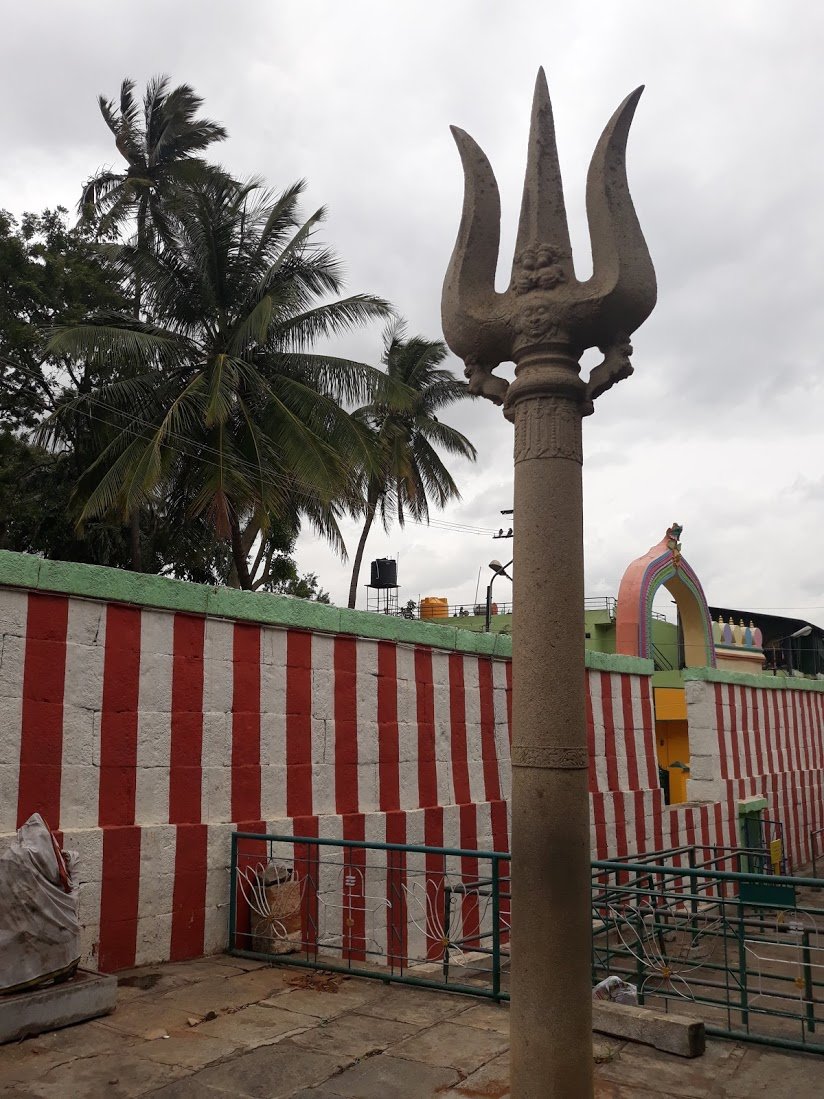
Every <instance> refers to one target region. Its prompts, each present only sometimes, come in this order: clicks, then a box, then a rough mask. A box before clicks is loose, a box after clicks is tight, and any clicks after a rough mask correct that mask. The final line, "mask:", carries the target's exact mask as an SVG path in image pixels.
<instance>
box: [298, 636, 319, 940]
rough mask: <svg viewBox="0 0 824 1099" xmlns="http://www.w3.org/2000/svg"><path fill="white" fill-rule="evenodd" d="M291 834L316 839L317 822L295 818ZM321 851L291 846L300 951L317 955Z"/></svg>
mask: <svg viewBox="0 0 824 1099" xmlns="http://www.w3.org/2000/svg"><path fill="white" fill-rule="evenodd" d="M307 636H308V635H307ZM292 834H293V835H295V836H303V837H305V838H306V839H317V838H318V835H319V828H318V818H317V817H316V816H315V815H314V814H311V815H309V816H305V817H295V819H294V820H293V821H292ZM320 851H321V848H320V847H318V845H317V844H314V843H296V844H295V846H294V852H295V872H296V874H297V876H298V878H300V880H301V881H303V883H304V884H303V888H302V890H301V907H300V915H301V940H302V944H303V949H304V950H305V951H306V952H307V953H308V954H317V952H318V926H319V925H318V920H319V915H320V902H319V900H318V889H319V887H320Z"/></svg>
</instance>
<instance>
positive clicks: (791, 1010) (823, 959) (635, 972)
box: [592, 848, 824, 1053]
mask: <svg viewBox="0 0 824 1099" xmlns="http://www.w3.org/2000/svg"><path fill="white" fill-rule="evenodd" d="M689 852H690V857H688V858H687V859H684V854H685V851H684V850H683V849H682V850H680V851H677V852H675V853H671V855H670V858H669V860H668V862H665V861H664V859H656V860H655V861H634V860H627V861H625V862H615V861H596V862H593V864H592V870H593V878H592V880H593V951H592V975H593V980H594V981H596V980H600V979H602V978H603V977H605V976H607V975H608V974H609V975H612V974H615V975H617V976H620V977H621V978H622V979H623V980H625V981H627V982H629V983H632V984H634V985H635V986H636V988H637V992H638V1001H639V1003H641V1004H644V1003H651V1004H654V1005H656V1006H658V1007H663V1008H664V1009H668V1010H674V1011H679V1010H680V1011H682V1012H686V1013H688V1014H690V1015H697V1016H699V1017H701V1018H703V1019H704V1022H705V1025H706V1029H707V1033H709V1034H716V1035H721V1036H724V1037H729V1038H738V1039H746V1040H750V1041H757V1042H762V1043H766V1044H769V1045H776V1046H782V1047H785V1048H789V1049H803V1050H807V1051H809V1052H817V1053H824V1038H822V1030H821V1027H822V1024H824V937H823V936H824V881H822V880H819V879H816V878H802V877H784V876H781V875H773V874H754V873H741V872H739V870H738V869H733V870H724V869H719V868H718V867H719V866H720V865H723V864H724V863H727V864H731V865H732V866H734V867H740V866H741V864H742V862H744V863H746V861H747V860H748V859H752V858H753V856H754V855H756V854H758V852H756V851H749V850H745V849H724V848H707V849H698V848H692V849H689ZM698 855H702V856H704V855H706V856H708V857H703V858H699V857H698ZM679 859H680V860H681V861H683V862H685V864H684V865H678V864H677V860H679Z"/></svg>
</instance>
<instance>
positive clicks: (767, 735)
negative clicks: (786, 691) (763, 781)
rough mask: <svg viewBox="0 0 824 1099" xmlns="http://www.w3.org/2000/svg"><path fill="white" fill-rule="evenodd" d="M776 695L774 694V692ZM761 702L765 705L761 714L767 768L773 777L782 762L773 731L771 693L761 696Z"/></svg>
mask: <svg viewBox="0 0 824 1099" xmlns="http://www.w3.org/2000/svg"><path fill="white" fill-rule="evenodd" d="M773 693H774V692H773ZM761 702H762V704H763V711H762V713H761V727H762V730H763V734H764V746H765V751H766V753H767V768H768V769H769V772H770V774H771V775H774V774H776V772H777V771H778V769H779V766H780V762H779V759H778V754H777V752H776V745H775V740H774V734H773V729H772V721H771V720H770V692H769V691H764V692H762V695H761Z"/></svg>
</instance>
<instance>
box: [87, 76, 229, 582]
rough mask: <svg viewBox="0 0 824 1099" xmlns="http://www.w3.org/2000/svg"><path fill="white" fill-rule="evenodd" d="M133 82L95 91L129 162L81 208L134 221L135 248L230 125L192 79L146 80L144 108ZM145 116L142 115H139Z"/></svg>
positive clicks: (111, 227) (105, 219) (136, 521)
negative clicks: (116, 95) (110, 95)
mask: <svg viewBox="0 0 824 1099" xmlns="http://www.w3.org/2000/svg"><path fill="white" fill-rule="evenodd" d="M134 88H135V85H134V81H133V80H124V81H123V83H122V84H121V86H120V101H119V104H117V105H116V104H115V103H114V101H113V100H111V99H106V98H105V97H104V96H102V95H101V96H98V104H99V106H100V113H101V114H102V115H103V119H104V121H105V123H106V125H107V126H108V127H109V129H110V130H111V132H112V135H113V136H114V140H115V145H116V147H117V151H118V152H119V153H120V155H121V156H122V157H123V159H124V160H125V161H126V168H125V170H123V171H116V170H115V169H113V168H102V169H100V170H99V171H98V172H96V173H95V174H94V175H93V176H92V177H91V178H90V179H89V180H87V181H86V183H85V184H84V185H83V190H82V194H81V197H80V202H79V204H78V210H79V212H80V214H81V216H83V217H84V218H86V219H87V220H89V221H92V222H95V223H96V227H97V230H98V232H99V234H100V235H101V236H103V237H111V236H112V235H114V234H115V233H117V232H119V231H120V230H121V228H122V226H123V224H124V223H125V222H128V221H129V220H132V219H133V222H134V227H135V236H136V243H137V247H138V248H140V249H146V248H147V247H148V246H149V244H150V242H151V241H152V239H154V240H157V239H160V240H162V239H163V237H164V235H165V232H166V228H167V213H166V207H167V205H168V203H169V201H170V199H171V197H172V195H173V194H174V192H175V189H176V188H178V187H179V186H180V185H181V184H184V183H186V182H189V181H191V179H192V178H193V177H194V176H196V175H197V174H198V173H202V172H203V171H206V170H208V169H207V166H206V165H205V163H204V161H203V160H202V159H200V157H199V154H200V153H202V152H204V151H205V150H206V149H208V148H209V146H210V145H213V144H214V143H215V142H217V141H222V140H223V139H224V138H225V137H226V130H225V129H224V128H223V126H221V125H220V124H219V123H217V122H213V121H211V120H210V119H208V118H199V117H198V112H199V111H200V109H201V107H202V106H203V100H202V99H201V98H200V97H199V96H198V95H197V94H196V93H195V91H194V89H193V88H191V87H190V86H189V85H188V84H180V85H178V86H177V87H176V88H171V89H170V87H169V78H168V77H167V76H158V77H155V78H153V79H152V80H150V81H149V83H148V85H147V86H146V92H145V95H144V97H143V109H142V112H141V109H140V105H139V104H138V102H137V101H136V100H135V96H134ZM141 114H142V117H141ZM132 293H133V302H134V305H133V310H134V315H135V317H139V316H140V310H141V306H142V296H143V295H142V286H141V281H140V276H139V274H136V275H135V277H134V280H133V283H132ZM129 521H130V525H131V545H132V568H134V569H135V570H136V571H138V572H139V571H140V570H141V564H142V562H141V546H140V512H139V511H135V512H134V513H133V514H132V515H131V516H130V517H129Z"/></svg>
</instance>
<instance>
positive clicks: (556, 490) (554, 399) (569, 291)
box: [442, 72, 656, 1099]
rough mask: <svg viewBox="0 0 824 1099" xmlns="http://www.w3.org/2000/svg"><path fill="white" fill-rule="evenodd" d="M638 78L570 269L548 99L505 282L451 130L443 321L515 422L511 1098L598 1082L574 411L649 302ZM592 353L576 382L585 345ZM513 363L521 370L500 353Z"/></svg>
mask: <svg viewBox="0 0 824 1099" xmlns="http://www.w3.org/2000/svg"><path fill="white" fill-rule="evenodd" d="M639 95H640V90H639V91H637V92H635V93H633V94H632V95H631V96H629V97H628V98H627V99H626V100H625V101H624V103H623V104H622V105H621V106H620V107H619V108H618V110H617V111H616V113H615V114H614V115H613V117H612V119H611V120H610V122H609V124H608V125H607V127H606V129H605V130H604V133H603V135H602V137H601V140H600V141H599V143H598V145H597V147H596V150H595V153H594V155H593V158H592V164H591V166H590V171H589V177H588V180H587V217H588V220H589V226H590V235H591V238H592V257H593V274H592V278H591V279H589V280H588V281H587V282H585V283H580V282H578V281H577V279H576V278H575V272H574V268H573V264H572V250H571V248H570V243H569V231H568V228H567V224H566V212H565V208H564V198H563V190H562V186H561V174H560V168H559V165H558V154H557V150H556V147H555V129H554V123H553V119H552V107H551V104H550V102H549V93H548V91H547V87H546V81H545V79H544V75H543V72H539V74H538V80H537V82H536V86H535V97H534V100H533V106H532V125H531V128H530V138H529V154H528V158H527V170H526V179H525V182H524V198H523V202H522V205H521V219H520V225H519V230H518V239H517V242H516V249H515V260H514V263H513V267H512V279H511V282H510V286H509V289H508V290H507V291H506V292H505V293H503V294H500V293H498V292H497V291H496V290H495V269H496V265H497V260H498V245H499V241H500V199H499V195H498V186H497V183H496V181H495V176H494V174H493V172H492V168H491V166H490V164H489V161H488V160H487V159H486V156H485V155H484V153H483V151H482V150H481V148H480V147H479V146H478V145H477V144H476V143H475V142H474V141H473V139H472V138H471V137H470V136H469V135H468V134H466V133H464V132H463V131H462V130H457V129H453V133H454V135H455V140H456V142H457V144H458V149H459V151H460V154H461V160H462V163H463V169H464V177H465V189H464V208H463V216H462V219H461V225H460V229H459V231H458V239H457V242H456V244H455V248H454V251H453V253H452V260H451V262H450V265H449V270H448V271H447V275H446V279H445V282H444V289H443V297H442V317H443V325H444V334H445V335H446V339H447V342H448V343H449V346H450V347H451V348H452V350H453V351H454V352H455V354H456V355H459V356H460V357H461V358H462V359H463V360H464V363H465V365H466V371H465V373H466V376H467V378H468V379H469V390H470V392H471V393H474V394H478V395H480V396H483V397H487V398H488V399H489V400H491V401H494V402H495V403H496V404H502V405H503V407H504V414H505V415H506V416H507V418H508V419H510V420H512V421H514V423H515V523H514V527H515V539H514V547H513V548H514V568H515V572H514V583H515V593H514V611H513V661H512V665H513V738H512V930H511V943H512V963H511V964H512V974H511V999H512V1009H511V1011H512V1014H511V1028H510V1031H511V1038H510V1042H511V1051H512V1076H511V1093H512V1096H513V1099H548V1097H551V1099H587V1097H588V1096H591V1095H592V1087H593V1079H592V1030H591V1026H592V991H591V984H590V974H591V957H590V950H591V902H590V855H589V793H588V773H587V769H588V758H587V741H586V724H585V722H586V717H585V714H586V709H585V699H584V690H585V680H584V676H585V664H584V559H583V531H582V525H583V507H582V495H581V465H582V455H581V422H582V417H583V416H585V415H588V414H589V413H590V412H592V410H593V402H594V400H595V399H596V398H597V397H599V396H600V395H601V394H602V393H604V392H605V391H606V390H608V389H609V388H610V387H611V386H612V385H614V384H615V382H617V381H619V380H621V379H622V378H626V377H628V376H629V375H630V374H631V373H632V366H631V365H630V361H629V356H630V354H631V352H632V348H631V346H630V343H629V334H630V333H631V332H633V331H634V330H635V329H636V328H637V327H638V325H639V324H641V323H642V321H643V320H644V319H645V318H646V317H647V316H648V315H649V313H650V312H651V311H652V308H653V306H654V304H655V296H656V287H655V271H654V269H653V267H652V262H651V260H650V258H649V253H648V251H647V247H646V244H645V242H644V238H643V235H642V233H641V229H640V226H639V225H638V220H637V218H636V216H635V210H634V208H633V206H632V200H631V198H630V195H629V188H628V185H627V180H626V164H625V150H626V139H627V135H628V133H629V125H630V121H631V119H632V115H633V112H634V110H635V105H636V103H637V101H638V96H639ZM588 347H598V348H600V349H601V350H602V351H603V353H604V360H603V362H601V363H599V364H598V366H596V367H595V368H594V369H593V371H592V373H591V374H590V376H589V379H588V381H586V382H584V381H582V380H581V378H580V376H579V374H580V367H579V360H580V356H581V354H582V353H583V351H584V350H585V349H586V348H588ZM509 360H511V361H514V363H515V380H514V381H513V382H512V384H511V385H510V384H507V382H506V380H505V379H503V378H501V377H499V376H496V375H495V374H494V373H493V371H494V369H495V367H496V366H497V365H498V364H499V363H501V362H506V361H509Z"/></svg>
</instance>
